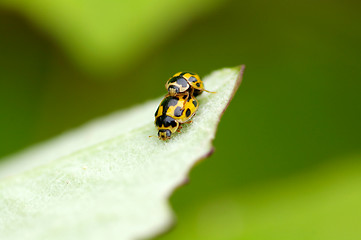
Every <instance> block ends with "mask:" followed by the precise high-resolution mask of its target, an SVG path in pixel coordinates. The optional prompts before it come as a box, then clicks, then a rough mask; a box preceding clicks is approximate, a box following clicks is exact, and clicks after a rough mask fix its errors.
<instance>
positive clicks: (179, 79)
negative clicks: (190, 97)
mask: <svg viewBox="0 0 361 240" xmlns="http://www.w3.org/2000/svg"><path fill="white" fill-rule="evenodd" d="M177 84H179V85H181V86H182V87H184V88H185V87H187V86H188V82H187V80H185V79H184V78H183V77H179V78H178V79H177Z"/></svg>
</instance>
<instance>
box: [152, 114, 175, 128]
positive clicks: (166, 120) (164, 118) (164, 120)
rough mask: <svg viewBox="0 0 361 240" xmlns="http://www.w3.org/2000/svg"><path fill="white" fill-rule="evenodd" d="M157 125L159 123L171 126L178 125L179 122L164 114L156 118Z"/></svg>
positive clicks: (159, 124) (159, 125)
mask: <svg viewBox="0 0 361 240" xmlns="http://www.w3.org/2000/svg"><path fill="white" fill-rule="evenodd" d="M155 125H157V126H158V127H161V126H162V125H163V126H164V127H169V126H172V127H176V126H177V122H176V121H175V120H174V118H172V117H169V116H167V115H162V116H160V117H158V118H157V119H156V121H155Z"/></svg>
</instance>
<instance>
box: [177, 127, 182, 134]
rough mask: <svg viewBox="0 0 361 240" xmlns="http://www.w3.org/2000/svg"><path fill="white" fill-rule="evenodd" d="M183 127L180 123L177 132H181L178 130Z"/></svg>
mask: <svg viewBox="0 0 361 240" xmlns="http://www.w3.org/2000/svg"><path fill="white" fill-rule="evenodd" d="M182 128H183V127H182V125H179V127H178V129H177V132H179V133H180V132H181V131H180V130H181V129H182Z"/></svg>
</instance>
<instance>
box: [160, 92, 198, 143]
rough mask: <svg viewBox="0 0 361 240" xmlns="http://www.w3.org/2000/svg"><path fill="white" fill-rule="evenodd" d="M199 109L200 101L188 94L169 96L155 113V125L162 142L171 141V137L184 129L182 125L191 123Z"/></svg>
mask: <svg viewBox="0 0 361 240" xmlns="http://www.w3.org/2000/svg"><path fill="white" fill-rule="evenodd" d="M197 109H198V100H197V99H196V98H195V97H194V96H190V95H188V94H178V95H176V96H169V95H167V96H166V97H165V98H164V99H163V101H162V102H161V103H160V104H159V106H158V109H157V111H156V112H155V121H154V123H155V125H156V127H157V128H158V137H159V139H161V140H168V139H170V137H171V135H172V134H173V133H175V132H176V131H177V130H178V132H179V130H180V129H181V128H182V127H181V124H182V123H187V122H190V119H191V118H192V117H193V116H194V114H195V113H196V111H197Z"/></svg>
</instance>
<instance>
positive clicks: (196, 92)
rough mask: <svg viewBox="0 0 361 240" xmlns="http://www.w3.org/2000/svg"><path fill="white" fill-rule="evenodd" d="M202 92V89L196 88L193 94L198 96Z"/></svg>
mask: <svg viewBox="0 0 361 240" xmlns="http://www.w3.org/2000/svg"><path fill="white" fill-rule="evenodd" d="M202 92H203V91H201V90H198V89H194V92H193V96H195V97H197V96H198V95H200V94H201V93H202Z"/></svg>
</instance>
